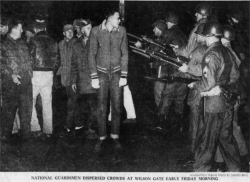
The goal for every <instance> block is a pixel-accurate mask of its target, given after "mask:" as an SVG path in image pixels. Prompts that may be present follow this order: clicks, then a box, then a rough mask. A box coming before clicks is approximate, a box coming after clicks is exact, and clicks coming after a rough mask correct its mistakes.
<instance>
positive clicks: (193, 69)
mask: <svg viewBox="0 0 250 182" xmlns="http://www.w3.org/2000/svg"><path fill="white" fill-rule="evenodd" d="M206 50H207V46H206V45H201V44H198V46H197V47H196V48H195V49H194V50H193V51H192V52H191V54H190V55H189V59H190V61H189V62H188V70H187V72H188V73H190V74H192V75H194V76H197V77H201V76H202V68H201V64H202V58H203V56H204V54H205V52H206ZM187 76H188V75H187ZM200 99H201V96H200V93H199V92H198V90H196V89H192V90H190V91H189V94H188V104H189V105H191V104H196V105H198V104H199V101H200Z"/></svg>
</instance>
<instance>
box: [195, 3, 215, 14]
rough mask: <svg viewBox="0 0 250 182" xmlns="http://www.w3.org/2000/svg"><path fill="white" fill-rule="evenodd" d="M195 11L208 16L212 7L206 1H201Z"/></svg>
mask: <svg viewBox="0 0 250 182" xmlns="http://www.w3.org/2000/svg"><path fill="white" fill-rule="evenodd" d="M195 12H197V13H199V14H201V15H202V16H210V15H211V13H212V8H211V7H210V6H209V5H208V4H206V3H201V4H198V5H197V6H196V8H195Z"/></svg>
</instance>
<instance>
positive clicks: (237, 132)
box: [216, 25, 248, 170]
mask: <svg viewBox="0 0 250 182" xmlns="http://www.w3.org/2000/svg"><path fill="white" fill-rule="evenodd" d="M234 38H235V32H234V29H233V28H232V27H231V26H230V25H226V26H224V27H223V37H222V38H221V42H222V44H223V45H224V46H225V47H227V48H228V49H229V50H230V51H231V53H232V54H233V55H234V58H235V61H236V64H237V66H238V67H239V66H240V63H241V61H240V59H239V58H238V57H237V55H236V53H235V52H234V51H233V49H232V47H231V41H233V40H234ZM238 84H239V89H240V93H241V94H240V98H238V99H237V101H236V103H235V104H234V114H233V135H234V137H235V139H236V141H237V145H238V149H239V152H240V156H241V158H242V159H246V158H247V154H248V150H247V145H246V141H245V139H244V137H243V134H242V132H241V128H240V126H239V124H238V109H239V107H240V105H241V101H242V100H243V99H244V97H245V93H244V92H245V91H244V89H243V88H242V86H241V85H240V83H239V82H238ZM246 161H247V160H246ZM246 161H244V162H246ZM216 162H219V163H222V162H223V158H222V156H221V152H220V150H217V154H216ZM219 170H223V169H219Z"/></svg>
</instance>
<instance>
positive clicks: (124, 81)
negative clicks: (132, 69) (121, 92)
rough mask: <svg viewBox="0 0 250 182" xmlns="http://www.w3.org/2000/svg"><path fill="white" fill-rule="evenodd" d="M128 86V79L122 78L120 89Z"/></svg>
mask: <svg viewBox="0 0 250 182" xmlns="http://www.w3.org/2000/svg"><path fill="white" fill-rule="evenodd" d="M125 85H127V78H122V77H121V78H120V81H119V87H122V86H125Z"/></svg>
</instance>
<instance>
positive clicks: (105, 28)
mask: <svg viewBox="0 0 250 182" xmlns="http://www.w3.org/2000/svg"><path fill="white" fill-rule="evenodd" d="M105 24H106V20H103V22H102V24H101V25H100V27H99V29H100V30H107V31H108V29H107V27H106V25H105ZM116 31H117V32H119V27H118V28H113V30H112V31H111V32H116Z"/></svg>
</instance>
